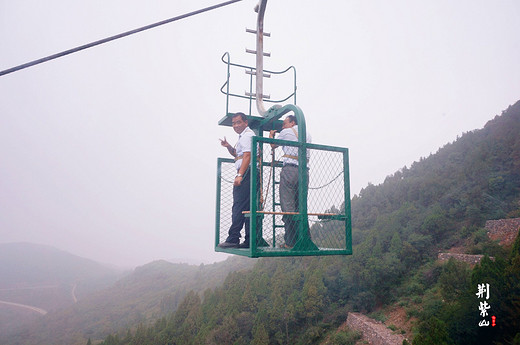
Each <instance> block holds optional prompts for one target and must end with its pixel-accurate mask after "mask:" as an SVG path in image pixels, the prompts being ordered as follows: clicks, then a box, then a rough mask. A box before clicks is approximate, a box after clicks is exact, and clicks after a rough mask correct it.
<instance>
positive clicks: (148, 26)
mask: <svg viewBox="0 0 520 345" xmlns="http://www.w3.org/2000/svg"><path fill="white" fill-rule="evenodd" d="M239 1H242V0H231V1H226V2H223V3H220V4H217V5H213V6H210V7H206V8H203V9H200V10H197V11H193V12H189V13H185V14H182V15H180V16H177V17H173V18H170V19H166V20H163V21H160V22H157V23H154V24H150V25H146V26H143V27H140V28H138V29H134V30H130V31H127V32H123V33H121V34H118V35H115V36H111V37H107V38H104V39H101V40H99V41H95V42H91V43H88V44H85V45H82V46H79V47H76V48H72V49H69V50H65V51H63V52H61V53H57V54H54V55H50V56H47V57H44V58H41V59H38V60H34V61H31V62H28V63H25V64H22V65H19V66H16V67H12V68H9V69H6V70H3V71H0V76H3V75H6V74H9V73H13V72H16V71H19V70H22V69H24V68H27V67H31V66H34V65H38V64H41V63H43V62H47V61H50V60H54V59H57V58H59V57H62V56H65V55H69V54H72V53H76V52H79V51H81V50H84V49H87V48H92V47H94V46H97V45H100V44H104V43H107V42H110V41H114V40H117V39H119V38H123V37H126V36H130V35H133V34H136V33H138V32H141V31H145V30H149V29H152V28H155V27H157V26H161V25H164V24H168V23H171V22H174V21H177V20H180V19H184V18H187V17H191V16H194V15H196V14H200V13H203V12H207V11H211V10H214V9H217V8H219V7H224V6H227V5H231V4H233V3H235V2H239Z"/></svg>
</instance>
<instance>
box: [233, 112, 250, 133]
mask: <svg viewBox="0 0 520 345" xmlns="http://www.w3.org/2000/svg"><path fill="white" fill-rule="evenodd" d="M231 124H232V125H233V129H234V130H235V132H237V133H238V134H241V133H242V132H243V131H244V129H246V127H247V121H243V120H242V117H241V116H235V117H234V118H233V119H232V120H231Z"/></svg>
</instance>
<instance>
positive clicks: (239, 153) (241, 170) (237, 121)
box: [218, 113, 255, 248]
mask: <svg viewBox="0 0 520 345" xmlns="http://www.w3.org/2000/svg"><path fill="white" fill-rule="evenodd" d="M231 123H232V126H233V129H234V130H235V132H236V133H238V142H237V144H236V145H235V147H233V146H231V144H229V143H228V142H227V140H226V138H225V137H224V140H222V139H221V140H220V143H221V145H222V146H224V147H226V148H227V149H228V152H229V153H230V154H231V155H232V156H233V157H235V168H236V170H237V175H236V176H235V181H234V182H233V208H232V215H231V227H230V228H229V232H228V237H227V239H226V241H225V242H223V243H220V244H219V245H218V246H219V247H221V248H249V217H245V215H244V214H243V213H242V212H243V211H249V200H250V177H251V172H250V170H251V169H249V164H250V162H251V146H252V138H253V136H254V135H255V133H254V132H253V131H252V130H251V129H250V128H249V127H248V123H247V117H246V115H245V114H244V113H236V114H235V115H234V116H233V118H232V122H231ZM242 227H245V240H244V242H243V243H242V244H241V243H240V231H241V230H242Z"/></svg>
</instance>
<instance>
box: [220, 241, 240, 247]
mask: <svg viewBox="0 0 520 345" xmlns="http://www.w3.org/2000/svg"><path fill="white" fill-rule="evenodd" d="M218 246H219V247H220V248H238V246H239V244H238V243H233V242H222V243H220V244H219V245H218Z"/></svg>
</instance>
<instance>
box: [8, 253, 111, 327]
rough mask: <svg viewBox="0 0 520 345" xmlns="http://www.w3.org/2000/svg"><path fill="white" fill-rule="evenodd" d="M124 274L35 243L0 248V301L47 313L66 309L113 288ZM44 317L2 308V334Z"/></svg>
mask: <svg viewBox="0 0 520 345" xmlns="http://www.w3.org/2000/svg"><path fill="white" fill-rule="evenodd" d="M120 275H121V272H119V271H116V270H114V269H111V268H107V267H105V266H103V265H101V264H99V263H96V262H94V261H92V260H88V259H84V258H81V257H78V256H76V255H72V254H69V253H67V252H64V251H61V250H58V249H56V248H53V247H49V246H43V245H38V244H32V243H8V244H0V301H4V302H9V303H17V304H22V305H27V306H32V307H36V308H39V309H43V310H45V311H47V312H52V311H55V310H59V309H63V308H65V307H67V306H69V305H72V304H74V303H75V299H81V298H82V297H84V296H86V295H87V294H89V293H92V292H94V291H96V290H99V289H102V288H105V287H106V286H109V285H110V284H113V283H114V282H115V281H116V279H117V278H118V277H119V276H120ZM42 317H43V316H42V315H41V314H40V313H38V312H35V311H31V310H29V309H28V308H23V307H20V306H13V305H9V304H6V303H2V304H0V334H6V333H7V332H8V331H9V332H11V331H14V330H15V329H17V327H19V326H20V325H23V324H25V323H27V322H30V321H35V320H37V319H39V318H42Z"/></svg>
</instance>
